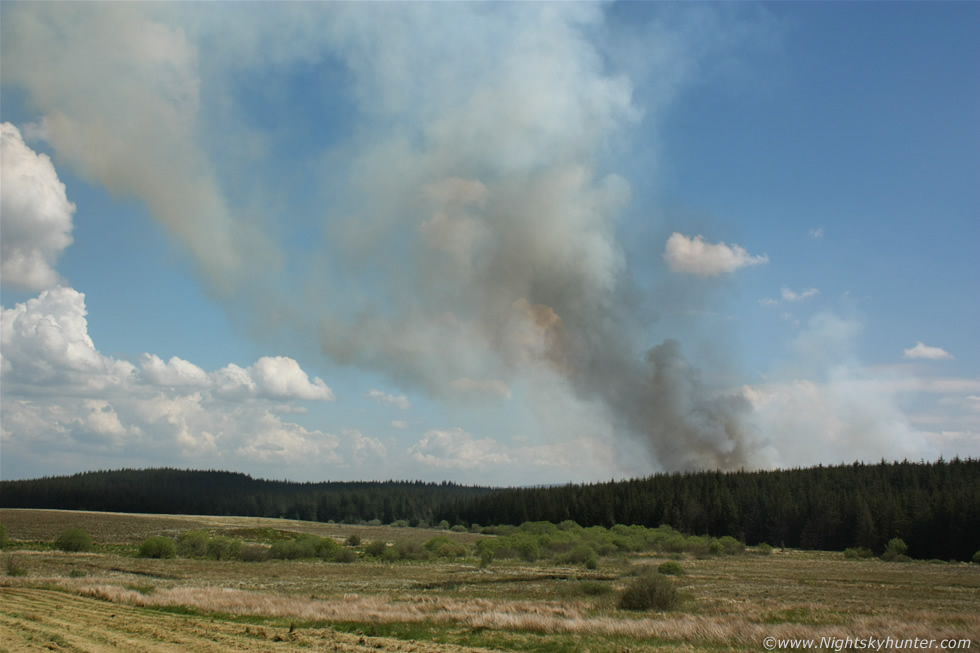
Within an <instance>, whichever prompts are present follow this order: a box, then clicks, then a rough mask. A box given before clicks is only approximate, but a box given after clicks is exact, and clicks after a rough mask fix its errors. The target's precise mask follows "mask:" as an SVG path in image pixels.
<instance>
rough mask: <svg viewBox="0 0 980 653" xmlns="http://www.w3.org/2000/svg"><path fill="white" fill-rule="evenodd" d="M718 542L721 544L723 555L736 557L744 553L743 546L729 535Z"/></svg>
mask: <svg viewBox="0 0 980 653" xmlns="http://www.w3.org/2000/svg"><path fill="white" fill-rule="evenodd" d="M718 542H720V543H721V546H722V548H723V549H724V551H725V555H730V556H737V555H741V554H743V553H745V545H744V544H742V543H741V542H739V541H738V540H736V539H735V538H734V537H732V536H731V535H726V536H724V537H723V538H721V539H720V540H718Z"/></svg>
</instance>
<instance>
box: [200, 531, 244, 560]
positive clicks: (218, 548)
mask: <svg viewBox="0 0 980 653" xmlns="http://www.w3.org/2000/svg"><path fill="white" fill-rule="evenodd" d="M241 550H242V541H241V540H233V539H232V538H230V537H226V536H224V535H219V536H217V537H212V538H211V540H210V541H209V542H208V557H210V558H214V559H215V560H231V559H233V558H237V557H238V555H239V554H240V553H241Z"/></svg>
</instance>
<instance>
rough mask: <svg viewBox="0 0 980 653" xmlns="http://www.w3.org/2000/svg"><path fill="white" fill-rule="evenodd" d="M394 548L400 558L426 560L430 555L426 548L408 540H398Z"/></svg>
mask: <svg viewBox="0 0 980 653" xmlns="http://www.w3.org/2000/svg"><path fill="white" fill-rule="evenodd" d="M394 548H395V550H396V551H398V557H399V558H400V559H402V560H428V559H429V558H430V557H431V555H430V553H429V550H428V549H426V548H425V547H424V546H422V545H421V544H419V543H418V542H412V541H410V540H398V541H397V542H395V546H394Z"/></svg>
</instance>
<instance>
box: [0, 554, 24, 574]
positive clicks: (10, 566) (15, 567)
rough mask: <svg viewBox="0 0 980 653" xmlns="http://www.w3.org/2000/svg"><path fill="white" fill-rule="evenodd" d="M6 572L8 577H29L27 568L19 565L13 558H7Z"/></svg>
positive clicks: (5, 563) (5, 562)
mask: <svg viewBox="0 0 980 653" xmlns="http://www.w3.org/2000/svg"><path fill="white" fill-rule="evenodd" d="M4 570H5V571H6V572H7V575H8V576H26V575H27V568H26V567H23V566H21V565H20V564H18V562H17V560H16V559H15V558H14V557H13V556H7V559H6V561H4Z"/></svg>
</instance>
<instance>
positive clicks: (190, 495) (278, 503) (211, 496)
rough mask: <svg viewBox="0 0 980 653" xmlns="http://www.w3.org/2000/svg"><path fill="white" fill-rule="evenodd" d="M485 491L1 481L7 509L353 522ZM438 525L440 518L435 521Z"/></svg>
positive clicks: (187, 476) (157, 474)
mask: <svg viewBox="0 0 980 653" xmlns="http://www.w3.org/2000/svg"><path fill="white" fill-rule="evenodd" d="M493 491H494V490H493V489H491V488H482V487H470V486H463V485H457V484H455V483H448V482H443V483H423V482H422V481H414V482H410V481H383V482H378V481H372V482H324V483H295V482H291V481H267V480H262V479H255V478H252V477H251V476H249V475H247V474H241V473H237V472H222V471H213V470H212V471H193V470H181V469H171V468H159V469H123V470H116V471H96V472H84V473H81V474H74V475H72V476H55V477H45V478H39V479H32V480H24V481H0V505H2V506H3V507H5V508H52V509H60V510H97V511H105V512H143V513H157V514H178V515H221V516H228V515H237V516H241V517H273V518H279V517H283V518H287V519H301V520H304V521H320V522H329V521H334V522H342V523H348V524H356V523H360V522H367V521H378V522H381V523H384V524H390V523H391V522H394V521H396V520H405V521H408V522H409V523H410V524H411V525H412V526H417V525H419V524H422V525H428V524H431V523H434V522H433V515H434V511H435V510H436V508H437V507H438V506H440V505H443V504H446V503H450V504H452V505H459V502H462V501H465V500H468V499H471V498H475V497H477V496H481V495H484V494H488V493H490V492H493ZM436 521H438V520H436Z"/></svg>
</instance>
